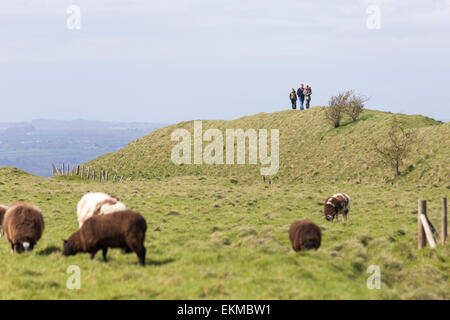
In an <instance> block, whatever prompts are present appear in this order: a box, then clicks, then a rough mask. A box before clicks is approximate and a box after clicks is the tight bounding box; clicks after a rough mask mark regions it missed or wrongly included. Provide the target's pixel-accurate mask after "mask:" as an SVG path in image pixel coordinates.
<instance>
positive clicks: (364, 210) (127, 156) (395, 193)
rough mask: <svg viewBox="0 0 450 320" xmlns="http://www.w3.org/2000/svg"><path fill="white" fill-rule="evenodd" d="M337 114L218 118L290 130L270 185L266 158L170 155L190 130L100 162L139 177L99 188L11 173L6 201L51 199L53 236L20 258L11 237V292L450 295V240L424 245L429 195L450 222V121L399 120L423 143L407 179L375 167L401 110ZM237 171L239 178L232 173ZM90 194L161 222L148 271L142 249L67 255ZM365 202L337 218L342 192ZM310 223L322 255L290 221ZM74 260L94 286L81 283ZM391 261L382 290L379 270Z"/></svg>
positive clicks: (6, 262)
mask: <svg viewBox="0 0 450 320" xmlns="http://www.w3.org/2000/svg"><path fill="white" fill-rule="evenodd" d="M323 112H324V109H323V108H320V107H318V108H313V109H312V110H309V111H307V112H299V111H283V112H278V113H273V114H258V115H254V116H250V117H243V118H240V119H237V120H234V121H204V122H203V127H204V130H206V129H207V128H218V129H222V130H224V129H226V128H242V129H247V128H255V129H258V128H265V129H280V162H281V164H280V165H281V166H280V171H279V174H278V176H279V178H278V179H279V181H277V182H276V183H273V184H270V185H269V184H267V183H263V182H262V181H261V179H260V175H259V169H260V166H259V165H223V166H207V165H202V166H200V165H183V166H175V165H174V164H173V163H172V162H171V159H170V155H171V150H172V147H173V146H174V144H175V143H174V142H171V141H170V136H171V133H172V132H173V131H174V130H175V129H176V128H186V129H188V130H192V126H193V123H192V122H184V123H180V124H178V125H175V126H170V127H166V128H163V129H160V130H157V131H155V132H152V133H151V134H149V135H147V136H145V137H143V138H140V139H138V140H136V141H135V142H133V143H131V144H129V145H128V146H127V147H126V148H124V149H122V150H120V151H119V152H117V153H112V154H107V155H104V156H102V157H100V158H98V159H96V160H94V161H92V162H91V163H89V165H91V166H95V167H96V171H97V170H99V169H110V170H111V169H112V170H115V171H116V172H117V173H119V174H123V175H132V176H133V177H134V178H135V180H134V181H126V180H124V181H123V182H121V183H118V182H115V183H113V182H111V181H109V182H105V183H99V182H97V181H92V180H90V181H85V180H81V179H79V178H77V177H55V178H41V177H36V176H33V175H30V174H28V173H25V172H23V171H20V170H18V169H12V168H7V167H0V203H2V204H10V203H12V202H14V201H18V200H25V201H29V202H31V203H33V204H36V205H38V206H39V207H41V209H42V211H43V215H44V219H45V225H46V228H45V231H44V235H43V237H42V239H41V241H39V243H38V244H37V246H36V247H35V250H34V251H33V252H31V253H25V254H22V255H17V254H15V255H11V254H10V245H9V244H8V243H7V241H5V239H4V238H3V239H0V298H1V299H19V298H22V299H38V298H40V299H49V298H54V299H450V287H449V286H448V282H449V270H450V262H449V254H450V241H447V243H446V244H445V245H439V246H438V247H437V248H436V249H434V250H433V249H430V248H429V246H427V247H426V248H425V249H424V250H420V251H419V250H417V249H416V246H417V240H416V237H417V200H418V199H426V200H428V205H427V206H428V212H429V218H430V220H431V221H432V222H433V223H434V225H435V227H436V228H439V227H440V199H441V197H445V196H446V197H448V191H449V188H450V186H449V183H448V181H449V160H448V159H449V156H450V154H449V152H450V150H449V146H448V137H449V136H450V135H449V133H450V124H449V123H440V122H437V121H434V120H432V119H429V118H426V117H422V116H406V115H397V116H398V118H399V119H400V120H401V121H402V122H403V123H404V124H405V125H407V126H408V127H409V128H412V129H414V130H416V131H417V134H418V136H419V143H418V144H417V145H416V146H415V152H414V153H413V154H412V156H411V157H410V159H408V161H407V163H406V164H405V168H403V171H404V172H405V173H404V174H403V176H401V177H400V178H399V179H398V180H399V181H397V182H398V183H394V184H391V183H385V182H386V181H389V179H391V177H392V173H391V171H390V170H388V169H386V168H383V167H381V166H380V165H379V163H378V162H376V161H374V153H373V151H372V149H371V145H370V143H371V141H372V139H377V138H379V137H381V136H382V135H383V134H385V133H386V132H387V128H388V126H389V123H390V121H391V119H392V117H393V115H392V114H390V113H384V112H378V111H367V112H365V113H364V115H363V116H362V117H361V119H360V120H359V121H358V122H356V123H350V122H348V121H347V120H345V121H344V123H343V126H342V127H340V128H338V129H330V127H329V126H328V125H327V123H326V122H325V121H324V119H323V118H324V117H323ZM230 177H233V178H236V179H237V180H238V183H233V182H232V181H230ZM89 191H101V192H106V193H110V194H114V195H116V196H117V197H119V198H120V199H121V200H122V201H123V202H124V203H125V204H126V205H127V207H128V208H129V209H131V210H135V211H138V212H140V213H141V214H142V215H143V216H144V217H145V218H146V220H147V224H148V231H147V236H146V241H145V246H146V247H147V267H145V268H141V267H139V266H138V264H137V258H136V256H135V255H124V254H122V253H121V252H120V251H119V250H112V251H111V252H110V253H108V255H109V261H108V262H107V263H103V262H102V261H101V254H98V255H97V257H96V258H95V259H94V260H92V261H91V260H90V259H89V256H88V255H87V254H79V255H76V256H72V257H63V256H62V255H61V247H62V239H66V238H68V236H69V235H70V234H71V233H73V232H74V231H76V230H77V228H78V223H77V219H76V205H77V202H78V201H79V199H80V198H81V197H82V196H83V195H84V194H85V193H87V192H89ZM336 192H346V193H348V194H349V195H350V196H351V197H352V207H351V212H350V215H349V221H348V222H347V223H346V224H344V223H342V221H341V222H340V223H334V224H331V223H329V222H327V221H326V220H325V219H324V217H323V202H324V200H325V199H326V197H328V196H329V195H331V194H333V193H336ZM296 219H310V220H312V221H314V222H315V223H317V224H318V225H319V226H320V228H321V229H322V238H323V239H322V246H321V247H320V249H319V250H318V251H310V252H299V253H295V252H293V250H292V249H291V246H290V242H289V238H288V233H287V231H288V228H289V225H290V223H291V222H292V221H294V220H296ZM71 265H76V266H79V267H80V269H81V289H80V290H69V289H67V287H66V281H67V279H68V277H69V276H70V275H69V274H67V268H68V267H69V266H71ZM370 266H378V267H379V268H380V272H381V289H379V290H370V289H368V287H367V280H368V277H369V276H370V274H369V273H367V270H368V268H369V267H370Z"/></svg>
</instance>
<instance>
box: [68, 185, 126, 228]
mask: <svg viewBox="0 0 450 320" xmlns="http://www.w3.org/2000/svg"><path fill="white" fill-rule="evenodd" d="M125 210H127V207H126V206H125V204H124V203H122V202H120V201H119V199H117V198H114V197H112V196H110V195H107V194H105V193H102V192H90V193H87V194H85V195H84V196H83V197H82V198H81V200H80V201H79V202H78V205H77V217H78V224H79V227H80V228H81V226H82V225H83V223H84V222H85V221H86V220H87V219H89V218H90V217H92V216H96V215H104V214H110V213H113V212H117V211H125Z"/></svg>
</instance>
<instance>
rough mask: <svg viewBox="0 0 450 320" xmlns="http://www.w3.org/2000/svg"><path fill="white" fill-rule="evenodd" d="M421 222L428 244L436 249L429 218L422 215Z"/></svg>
mask: <svg viewBox="0 0 450 320" xmlns="http://www.w3.org/2000/svg"><path fill="white" fill-rule="evenodd" d="M420 221H421V222H422V226H423V229H424V230H425V235H426V237H427V240H428V243H429V244H430V247H431V248H432V249H434V248H436V241H434V238H433V232H432V231H431V228H430V225H429V224H428V219H427V216H426V215H424V214H421V215H420Z"/></svg>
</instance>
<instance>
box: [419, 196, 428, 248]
mask: <svg viewBox="0 0 450 320" xmlns="http://www.w3.org/2000/svg"><path fill="white" fill-rule="evenodd" d="M426 213H427V201H426V200H419V210H418V212H417V248H418V249H422V248H423V247H425V245H426V244H427V242H426V241H427V240H426V238H425V230H424V229H423V225H422V221H421V219H420V216H421V215H422V214H426Z"/></svg>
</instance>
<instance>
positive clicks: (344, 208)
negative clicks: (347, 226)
mask: <svg viewBox="0 0 450 320" xmlns="http://www.w3.org/2000/svg"><path fill="white" fill-rule="evenodd" d="M351 200H352V199H350V197H349V196H348V195H347V194H345V193H336V194H334V195H332V196H331V197H328V198H327V200H325V204H324V208H323V213H324V215H325V219H327V220H328V221H330V222H333V221H334V217H336V222H339V213H340V212H342V215H343V216H344V222H347V216H348V213H349V212H350V202H351Z"/></svg>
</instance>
